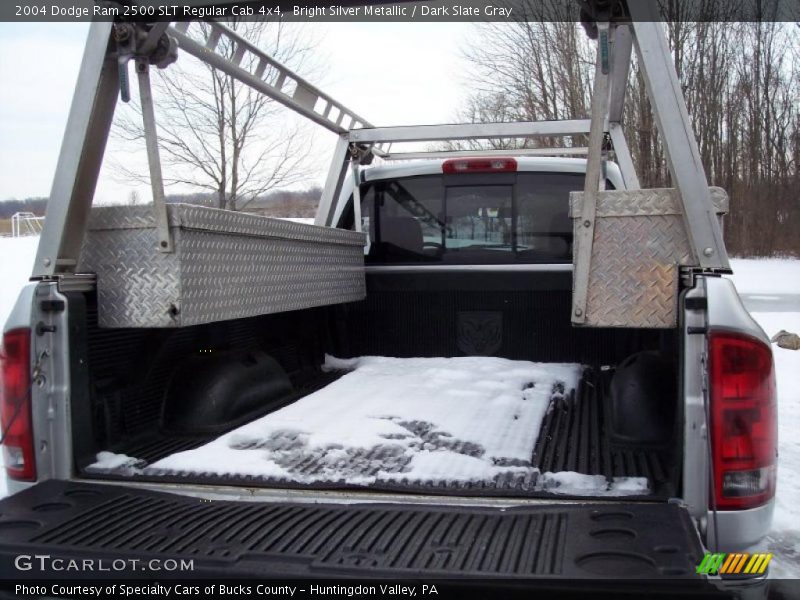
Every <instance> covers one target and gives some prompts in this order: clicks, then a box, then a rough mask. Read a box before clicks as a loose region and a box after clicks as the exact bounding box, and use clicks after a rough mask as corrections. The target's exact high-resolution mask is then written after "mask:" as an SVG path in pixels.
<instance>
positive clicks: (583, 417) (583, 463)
mask: <svg viewBox="0 0 800 600" xmlns="http://www.w3.org/2000/svg"><path fill="white" fill-rule="evenodd" d="M607 389H608V386H607V382H604V381H603V378H602V377H601V374H600V373H598V371H597V370H594V369H587V370H586V371H585V372H584V374H583V378H582V380H581V385H580V387H579V388H578V391H577V394H576V395H575V396H574V397H570V398H568V399H566V401H554V402H552V403H551V406H550V409H549V410H548V412H547V415H546V416H545V418H544V420H543V421H542V427H541V429H540V431H539V438H538V440H537V442H536V446H535V448H534V453H533V461H532V462H533V465H534V466H535V467H537V468H538V469H539V470H540V471H541V472H542V473H546V472H552V473H556V472H560V471H574V472H576V473H584V474H586V475H605V476H606V478H608V479H611V478H613V477H646V478H647V480H648V482H649V485H650V489H651V490H652V491H653V493H654V494H655V495H656V496H658V497H662V498H669V497H672V496H674V495H675V491H674V486H673V485H672V482H671V481H670V470H669V464H670V458H669V457H670V446H669V444H662V445H656V446H652V445H644V444H641V445H638V444H623V443H618V442H612V441H611V435H610V434H609V431H608V429H607V427H606V418H605V412H604V410H603V405H604V397H603V396H604V394H605V393H607Z"/></svg>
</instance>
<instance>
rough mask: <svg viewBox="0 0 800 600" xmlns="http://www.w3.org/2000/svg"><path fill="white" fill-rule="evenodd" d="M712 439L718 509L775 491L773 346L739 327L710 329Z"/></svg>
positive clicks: (757, 501) (759, 500)
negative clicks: (741, 330) (736, 328)
mask: <svg viewBox="0 0 800 600" xmlns="http://www.w3.org/2000/svg"><path fill="white" fill-rule="evenodd" d="M709 350H710V351H709V357H710V360H709V370H710V374H711V380H710V384H711V440H712V454H713V461H714V486H715V489H714V497H715V499H716V507H717V508H719V509H723V510H724V509H729V510H730V509H743V508H753V507H755V506H760V505H762V504H764V503H766V502H767V501H768V500H770V499H771V498H772V497H773V496H774V495H775V474H776V473H775V469H776V462H777V442H778V440H777V437H778V434H777V396H776V392H775V369H774V367H773V362H772V350H771V349H770V347H769V346H768V345H766V344H764V343H763V342H762V341H760V340H758V339H756V338H753V337H750V336H748V335H743V334H739V333H732V332H726V331H716V332H712V333H711V335H710V339H709Z"/></svg>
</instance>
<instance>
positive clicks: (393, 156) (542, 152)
mask: <svg viewBox="0 0 800 600" xmlns="http://www.w3.org/2000/svg"><path fill="white" fill-rule="evenodd" d="M588 151H589V149H588V148H587V147H585V146H571V147H563V148H509V149H508V150H498V149H491V150H440V151H434V152H389V153H386V154H384V155H383V156H382V157H381V158H383V160H415V159H420V158H458V157H461V156H487V157H488V156H586V153H587V152H588Z"/></svg>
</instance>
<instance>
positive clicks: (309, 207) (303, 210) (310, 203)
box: [0, 187, 322, 219]
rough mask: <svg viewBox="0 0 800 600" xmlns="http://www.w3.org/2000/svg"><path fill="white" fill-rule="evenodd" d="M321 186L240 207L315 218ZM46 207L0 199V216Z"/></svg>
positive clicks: (209, 196)
mask: <svg viewBox="0 0 800 600" xmlns="http://www.w3.org/2000/svg"><path fill="white" fill-rule="evenodd" d="M321 195H322V189H321V188H319V187H312V188H309V189H306V190H276V191H273V192H269V193H267V194H264V195H263V196H258V197H257V198H255V199H254V200H252V201H250V202H249V203H247V205H245V206H244V207H243V208H242V209H241V210H242V211H243V212H251V213H255V214H261V215H266V216H270V217H313V216H314V215H315V214H316V212H317V204H319V199H320V196H321ZM166 201H167V202H183V203H186V204H199V205H201V206H212V207H215V206H216V205H217V195H216V194H214V193H193V194H169V195H167V197H166ZM125 203H126V204H134V205H135V204H140V200H139V196H138V194H136V193H135V192H133V193H131V195H130V196H129V197H128V198H127V200H126V202H125ZM46 209H47V198H27V199H25V200H15V199H12V200H3V201H0V219H10V218H11V217H12V216H13V215H14V214H15V213H18V212H32V213H34V214H35V215H36V216H44V214H45V212H46Z"/></svg>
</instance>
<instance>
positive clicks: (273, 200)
mask: <svg viewBox="0 0 800 600" xmlns="http://www.w3.org/2000/svg"><path fill="white" fill-rule="evenodd" d="M321 196H322V189H321V188H319V187H312V188H309V189H306V190H275V191H272V192H269V193H267V194H263V195H261V196H257V197H256V198H254V199H252V200H250V201H249V202H247V203H246V204H243V205H241V206H240V207H238V208H237V210H240V211H242V212H248V213H254V214H259V215H265V216H268V217H313V216H315V215H316V213H317V205H318V204H319V199H320V197H321ZM167 202H183V203H186V204H200V205H202V206H210V207H216V206H217V204H218V197H217V194H215V193H202V192H199V193H193V194H170V195H169V196H167Z"/></svg>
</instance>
